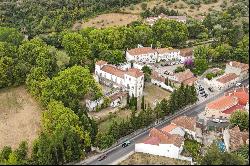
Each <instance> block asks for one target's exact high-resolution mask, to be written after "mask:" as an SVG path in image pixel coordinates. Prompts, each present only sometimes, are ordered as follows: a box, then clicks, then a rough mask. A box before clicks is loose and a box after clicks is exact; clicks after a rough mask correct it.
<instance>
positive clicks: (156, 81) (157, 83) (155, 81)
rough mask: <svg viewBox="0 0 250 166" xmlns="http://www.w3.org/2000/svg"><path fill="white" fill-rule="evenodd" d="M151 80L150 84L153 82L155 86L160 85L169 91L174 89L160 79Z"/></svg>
mask: <svg viewBox="0 0 250 166" xmlns="http://www.w3.org/2000/svg"><path fill="white" fill-rule="evenodd" d="M151 82H152V84H155V85H157V86H160V87H162V88H163V89H166V90H169V91H170V92H173V91H174V89H173V88H172V87H171V86H167V85H166V84H165V83H163V82H160V81H158V80H155V79H151Z"/></svg>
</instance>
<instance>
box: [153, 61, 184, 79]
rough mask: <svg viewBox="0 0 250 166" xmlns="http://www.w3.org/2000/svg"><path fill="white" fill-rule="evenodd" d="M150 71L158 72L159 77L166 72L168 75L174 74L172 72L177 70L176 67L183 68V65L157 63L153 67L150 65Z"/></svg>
mask: <svg viewBox="0 0 250 166" xmlns="http://www.w3.org/2000/svg"><path fill="white" fill-rule="evenodd" d="M151 67H152V69H153V70H154V71H156V72H158V73H159V74H161V75H163V76H164V75H165V74H166V73H165V72H166V71H167V72H168V73H174V70H175V69H176V68H177V67H183V64H180V63H179V62H177V63H171V64H169V63H167V62H159V63H156V64H154V65H151Z"/></svg>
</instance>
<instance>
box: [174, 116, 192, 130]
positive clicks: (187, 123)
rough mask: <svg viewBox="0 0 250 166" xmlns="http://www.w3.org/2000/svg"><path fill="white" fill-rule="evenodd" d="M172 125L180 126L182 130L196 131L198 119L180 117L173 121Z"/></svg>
mask: <svg viewBox="0 0 250 166" xmlns="http://www.w3.org/2000/svg"><path fill="white" fill-rule="evenodd" d="M171 123H172V124H175V125H177V126H180V127H182V128H185V129H188V130H191V131H195V127H196V118H195V117H187V116H179V117H177V118H175V119H174V120H172V121H171Z"/></svg>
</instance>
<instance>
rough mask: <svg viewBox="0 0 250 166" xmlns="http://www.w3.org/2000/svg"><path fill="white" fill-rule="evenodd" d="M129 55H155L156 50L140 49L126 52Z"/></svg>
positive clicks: (149, 48)
mask: <svg viewBox="0 0 250 166" xmlns="http://www.w3.org/2000/svg"><path fill="white" fill-rule="evenodd" d="M128 53H129V54H130V55H134V56H135V55H141V54H149V53H156V50H155V49H153V48H151V47H141V48H134V49H131V50H128Z"/></svg>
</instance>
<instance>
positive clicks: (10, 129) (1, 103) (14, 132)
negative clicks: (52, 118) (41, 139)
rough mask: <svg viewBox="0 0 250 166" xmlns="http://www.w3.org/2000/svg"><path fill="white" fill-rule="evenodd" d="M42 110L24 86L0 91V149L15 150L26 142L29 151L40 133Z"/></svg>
mask: <svg viewBox="0 0 250 166" xmlns="http://www.w3.org/2000/svg"><path fill="white" fill-rule="evenodd" d="M41 113H42V110H41V108H40V107H39V105H38V103H37V102H36V101H35V100H34V99H33V98H32V97H31V95H30V94H28V92H27V91H26V89H25V87H24V86H19V87H15V88H6V89H3V90H0V149H2V148H3V147H4V146H11V147H12V148H17V147H18V145H19V143H20V142H21V141H23V140H27V142H28V144H29V149H30V147H31V146H30V145H31V143H32V141H33V140H34V139H35V138H37V136H38V134H39V132H40V119H41Z"/></svg>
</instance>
